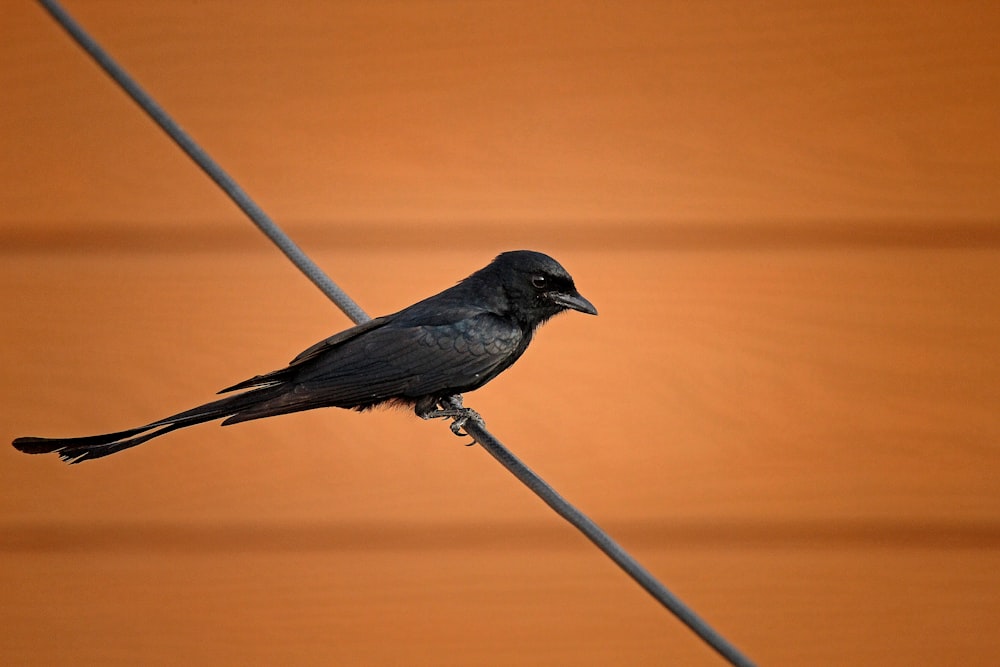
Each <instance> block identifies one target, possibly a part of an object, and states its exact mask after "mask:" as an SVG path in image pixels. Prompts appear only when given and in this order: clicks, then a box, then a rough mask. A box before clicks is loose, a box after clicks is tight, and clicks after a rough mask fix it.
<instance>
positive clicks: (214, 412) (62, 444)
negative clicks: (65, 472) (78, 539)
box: [13, 387, 280, 463]
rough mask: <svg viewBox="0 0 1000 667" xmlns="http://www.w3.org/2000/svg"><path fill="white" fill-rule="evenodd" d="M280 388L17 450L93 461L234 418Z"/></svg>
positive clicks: (28, 443)
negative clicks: (119, 428) (189, 428)
mask: <svg viewBox="0 0 1000 667" xmlns="http://www.w3.org/2000/svg"><path fill="white" fill-rule="evenodd" d="M278 389H279V388H278V387H261V388H258V389H253V390H251V391H248V392H246V393H243V394H237V395H235V396H227V397H226V398H221V399H219V400H217V401H212V402H211V403H206V404H205V405H200V406H198V407H196V408H192V409H191V410H186V411H184V412H179V413H177V414H176V415H173V416H170V417H167V418H165V419H160V420H159V421H155V422H151V423H149V424H146V425H145V426H138V427H136V428H130V429H127V430H125V431H116V432H114V433H104V434H102V435H88V436H83V437H81V438H36V437H33V436H27V437H23V438H16V439H15V440H14V442H13V445H14V447H15V448H17V449H18V450H19V451H22V452H24V453H25V454H51V453H57V454H59V458H61V459H62V460H63V461H66V462H67V463H79V462H81V461H87V460H89V459H99V458H101V457H102V456H107V455H109V454H114V453H115V452H120V451H121V450H123V449H128V448H129V447H135V446H136V445H141V444H142V443H144V442H146V441H148V440H152V439H153V438H156V437H158V436H161V435H163V434H165V433H169V432H170V431H176V430H177V429H179V428H184V427H186V426H193V425H195V424H201V423H203V422H207V421H213V420H215V419H222V418H223V417H232V416H233V415H237V414H239V413H240V412H241V411H242V410H246V409H248V408H252V407H254V406H257V405H259V404H260V403H261V402H263V401H267V400H268V399H272V398H274V397H275V396H276V395H278V394H280V391H276V390H278Z"/></svg>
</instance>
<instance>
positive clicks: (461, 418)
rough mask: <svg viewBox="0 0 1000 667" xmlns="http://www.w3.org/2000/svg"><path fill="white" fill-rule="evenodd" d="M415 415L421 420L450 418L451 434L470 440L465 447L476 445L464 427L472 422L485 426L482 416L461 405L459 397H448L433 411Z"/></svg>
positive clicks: (473, 437) (473, 438)
mask: <svg viewBox="0 0 1000 667" xmlns="http://www.w3.org/2000/svg"><path fill="white" fill-rule="evenodd" d="M417 414H418V415H419V416H420V417H421V419H447V418H451V419H452V422H451V424H449V425H448V428H449V429H451V432H452V433H454V434H455V435H457V436H458V437H460V438H461V437H465V436H468V437H470V438H472V442H470V443H468V444H467V445H466V446H468V447H471V446H472V445H474V444H476V439H475V436H473V435H472V434H471V433H469V432H468V431H467V430H466V428H465V425H466V424H468V423H469V422H472V423H473V424H476V425H477V426H480V427H483V426H486V422H485V421H483V418H482V416H480V414H479V413H478V412H476V411H475V410H473V409H472V408H467V407H465V406H464V405H462V398H461V396H449V397H448V398H446V399H444V400H443V401H441V402H440V403H439V404H438V405H435V406H434V408H433V409H430V410H426V411H423V412H418V413H417Z"/></svg>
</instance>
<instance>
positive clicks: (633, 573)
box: [39, 0, 753, 667]
mask: <svg viewBox="0 0 1000 667" xmlns="http://www.w3.org/2000/svg"><path fill="white" fill-rule="evenodd" d="M39 2H40V3H41V4H42V6H44V7H45V9H46V10H47V11H48V12H49V13H50V14H51V15H52V17H53V18H54V19H55V20H56V22H57V23H59V25H60V26H62V27H63V29H65V30H66V32H68V33H69V34H70V36H71V37H72V38H73V39H74V40H75V41H76V42H77V44H79V45H80V46H81V47H82V48H83V49H84V50H85V51H86V52H87V53H88V54H90V56H91V57H92V58H93V59H94V60H95V61H97V64H98V65H100V66H101V68H102V69H103V70H104V71H105V72H106V73H107V74H108V75H109V76H110V77H111V78H112V79H114V80H115V82H116V83H118V85H119V86H121V87H122V88H123V89H124V90H125V92H126V93H128V95H129V96H130V97H131V98H132V99H133V100H134V101H135V102H136V104H138V105H139V106H140V107H141V108H142V110H143V111H145V112H146V113H147V114H149V116H150V117H151V118H152V119H153V120H154V121H155V122H156V123H157V125H159V126H160V127H161V128H162V129H163V130H164V132H166V133H167V134H168V135H169V136H170V138H171V139H173V140H174V141H175V142H176V143H177V144H178V145H179V146H180V147H181V149H182V150H183V151H184V152H185V153H187V154H188V156H189V157H190V158H191V159H192V160H194V161H195V163H196V164H197V165H198V166H199V167H201V169H202V170H203V171H204V172H205V173H206V174H208V176H209V178H211V179H212V180H213V181H215V182H216V184H218V186H219V187H220V188H222V190H223V191H225V193H226V194H227V195H229V198H230V199H232V200H233V201H234V202H235V203H236V205H237V206H238V207H239V208H240V209H241V210H242V211H243V212H244V213H245V214H246V215H247V216H248V217H249V218H250V220H251V221H252V222H253V223H254V224H255V225H257V227H259V228H260V230H261V231H262V232H264V234H266V235H267V237H268V238H269V239H271V241H272V242H274V244H275V245H277V246H278V248H280V249H281V251H282V252H283V253H285V255H286V256H287V257H288V258H289V259H290V260H291V261H292V262H293V263H294V264H295V266H297V267H298V268H299V269H300V270H301V271H302V272H303V273H304V274H305V275H306V277H308V278H309V280H311V281H312V282H313V284H315V285H316V286H317V287H319V288H320V289H321V290H322V291H323V293H324V294H326V295H327V296H328V297H329V298H330V300H332V301H333V302H334V303H335V304H336V305H337V307H339V308H340V309H341V310H342V311H344V313H345V314H346V315H347V316H348V317H350V318H351V319H352V320H353V321H354V322H355V323H361V322H366V321H368V320H369V319H371V318H370V317H369V316H368V315H367V314H366V313H365V311H364V310H362V309H361V306H359V305H358V304H357V303H356V302H355V301H354V300H353V299H351V297H349V296H348V295H347V294H346V293H345V292H344V291H343V290H342V289H341V288H340V287H338V286H337V284H336V283H334V282H333V281H332V280H331V279H330V278H329V277H328V276H327V275H326V274H325V273H324V272H323V270H322V269H320V268H319V266H317V265H316V264H315V263H314V262H313V261H312V260H311V259H309V258H308V257H307V256H306V255H305V253H304V252H302V250H301V249H300V248H299V247H298V246H297V245H296V244H295V243H294V242H293V241H292V240H291V239H290V238H289V237H288V236H287V235H286V234H285V233H284V231H282V230H281V228H280V227H278V225H277V224H275V222H274V221H273V220H271V218H270V217H269V216H268V215H267V214H266V213H264V211H263V210H262V209H261V208H260V207H259V206H257V204H256V203H254V201H253V200H252V199H250V197H249V195H247V194H246V192H244V191H243V189H242V188H241V187H240V186H239V185H238V184H237V183H236V181H234V180H233V179H232V177H230V176H229V174H227V173H226V172H225V171H224V170H223V169H222V167H220V166H219V165H218V164H217V163H216V162H215V160H213V159H212V158H211V157H210V156H209V155H208V153H206V152H205V151H204V150H203V149H202V148H201V146H199V145H198V144H197V143H196V142H195V141H194V139H192V138H191V137H190V136H189V135H188V134H187V133H186V132H185V131H184V130H183V129H181V127H180V126H179V125H178V124H177V123H176V122H174V120H173V119H172V118H170V116H169V115H168V114H167V112H166V111H164V110H163V108H162V107H160V105H159V104H157V103H156V101H155V100H153V98H152V97H150V96H149V94H148V93H146V92H145V91H144V90H143V89H142V87H140V86H139V84H138V83H137V82H136V81H135V80H134V79H133V78H132V77H131V76H129V74H128V73H127V72H126V71H125V70H124V69H123V68H122V67H121V66H120V65H118V63H116V62H115V61H114V60H113V59H112V58H111V56H110V55H108V53H107V52H105V51H104V49H102V48H101V46H100V45H99V44H98V43H97V42H96V41H95V40H94V39H93V38H92V37H91V36H90V35H89V34H87V32H86V31H84V30H83V28H82V27H81V26H80V25H79V24H78V23H77V22H76V21H75V20H74V19H73V17H71V16H70V15H69V14H68V13H67V12H66V11H65V10H64V9H63V8H62V7H61V6H60V5H59V4H58V3H57V2H55V1H54V0H39ZM465 431H466V433H468V434H469V435H471V436H472V437H473V438H474V439H475V440H476V442H478V443H479V444H480V445H481V446H482V447H483V449H485V450H486V451H487V452H489V454H490V455H491V456H493V458H495V459H496V460H497V461H498V462H500V464H501V465H503V466H504V467H505V468H507V470H509V471H510V472H511V473H512V474H513V475H514V476H515V477H517V478H518V479H519V480H521V482H522V483H523V484H524V485H525V486H527V487H528V488H529V489H531V491H533V492H534V493H535V494H536V495H538V497H539V498H541V499H542V501H543V502H545V504H547V505H548V506H549V507H551V508H552V509H553V510H555V512H556V513H557V514H559V515H560V516H561V517H563V518H564V519H566V520H567V521H568V522H569V523H571V524H572V525H573V526H575V527H576V528H577V529H578V530H579V531H580V532H582V533H583V534H584V535H585V536H586V537H587V539H589V540H590V541H591V542H593V543H594V544H595V545H596V546H597V547H598V548H599V549H600V550H601V551H603V552H604V553H605V554H607V555H608V557H610V558H611V559H612V560H613V561H614V562H615V563H616V564H618V566H619V567H621V568H622V569H623V570H624V571H625V573H626V574H628V575H629V576H630V577H632V578H633V579H634V580H635V581H636V582H637V583H638V584H639V585H640V586H642V587H643V588H644V589H646V591H647V592H649V594H650V595H652V596H653V597H654V598H656V600H657V601H659V602H660V604H662V605H663V606H664V607H666V608H667V609H668V610H670V611H671V612H672V613H673V614H674V615H676V616H677V617H678V618H679V619H680V620H681V622H683V623H684V624H685V625H687V626H688V627H689V628H690V629H691V630H692V631H694V632H695V634H697V635H698V636H699V637H701V638H702V639H703V640H704V641H705V642H706V643H707V644H708V645H709V646H711V647H712V648H713V649H715V650H716V651H717V652H718V653H719V654H720V655H722V656H723V657H724V658H725V659H726V660H728V661H729V662H730V663H731V664H733V665H737V666H739V667H752V665H753V663H752V662H751V661H750V660H749V659H748V658H747V657H746V656H744V655H743V654H742V653H740V651H739V650H738V649H737V648H736V647H735V646H733V645H732V644H730V643H729V642H728V641H727V640H726V639H725V638H724V637H723V636H722V635H720V634H719V633H718V632H716V631H715V630H713V629H712V628H711V627H710V626H709V625H708V624H707V623H706V622H705V621H704V620H702V619H701V618H700V617H699V616H698V615H697V614H695V613H694V611H692V610H691V609H690V608H689V607H688V606H687V605H685V604H684V603H683V602H682V601H681V600H680V599H678V598H677V596H675V595H674V594H673V593H671V592H670V591H669V590H668V589H667V588H666V587H665V586H664V585H663V584H661V583H660V582H659V581H658V580H657V579H656V578H655V577H653V575H652V574H650V573H649V571H648V570H646V568H644V567H643V566H642V565H640V564H639V562H638V561H636V560H635V559H634V558H633V557H632V556H630V555H629V554H628V552H626V551H625V550H624V549H622V547H621V546H620V545H619V544H618V543H617V542H615V541H614V540H613V539H611V536H610V535H608V534H607V533H606V532H604V530H602V529H601V527H600V526H598V525H597V524H596V523H594V522H593V521H592V520H591V519H590V518H589V517H587V516H586V515H585V514H583V513H582V512H581V511H580V510H578V509H576V507H574V506H573V505H572V504H570V503H569V502H568V501H567V500H566V499H565V498H563V497H562V496H561V495H559V493H558V492H556V490H555V489H553V488H552V487H551V486H550V485H549V484H548V483H547V482H545V480H543V479H542V478H541V477H539V476H538V475H537V474H535V473H534V472H533V471H532V470H531V469H530V468H528V466H526V465H525V464H524V463H522V462H521V460H520V459H518V458H517V457H516V456H514V454H513V453H512V452H511V451H510V450H508V449H507V448H506V447H505V446H504V445H503V443H501V442H500V441H499V440H498V439H497V438H496V437H495V436H494V435H493V434H492V433H490V432H489V431H487V430H486V428H485V427H484V426H482V425H481V424H477V423H474V422H473V421H472V420H470V421H469V422H468V423H467V424H466V426H465Z"/></svg>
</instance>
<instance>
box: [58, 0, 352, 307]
mask: <svg viewBox="0 0 1000 667" xmlns="http://www.w3.org/2000/svg"><path fill="white" fill-rule="evenodd" d="M39 2H40V3H41V4H42V6H44V7H45V9H46V10H48V12H49V14H51V15H52V17H53V18H54V19H55V20H56V22H57V23H59V25H60V26H62V27H63V29H64V30H66V32H68V33H69V34H70V36H71V37H72V38H73V39H74V40H75V41H76V43H77V44H79V45H80V46H81V47H82V48H83V50H84V51H86V52H87V53H88V54H90V57H91V58H93V59H94V60H95V61H97V64H98V65H100V66H101V69H103V70H104V71H105V72H106V73H107V74H108V76H110V77H111V78H112V79H114V80H115V83H117V84H118V85H119V86H121V87H122V89H123V90H124V91H125V92H126V93H128V95H129V97H131V98H132V99H133V100H134V101H135V103H136V104H138V105H139V106H140V107H141V108H142V110H143V111H145V112H146V113H147V114H148V115H149V117H150V118H152V119H153V121H155V122H156V124H157V125H159V126H160V127H161V128H162V129H163V131H164V132H166V133H167V135H169V136H170V138H171V139H173V140H174V141H175V142H176V143H177V145H178V146H180V147H181V150H183V151H184V152H185V153H187V154H188V156H189V157H190V158H191V159H192V160H194V162H195V164H197V165H198V166H199V167H201V169H202V171H204V172H205V173H206V174H208V177H209V178H211V179H212V180H213V181H215V182H216V184H217V185H218V186H219V187H220V188H222V190H223V192H225V193H226V194H227V195H229V198H230V199H232V200H233V202H234V203H235V204H236V205H237V206H238V207H239V208H240V210H241V211H243V212H244V213H245V214H246V215H247V217H248V218H250V220H251V221H252V222H253V223H254V224H255V225H257V227H258V228H260V230H261V231H262V232H264V234H265V235H266V236H267V238H269V239H271V241H272V242H273V243H274V244H275V245H276V246H278V248H279V249H280V250H281V252H283V253H285V256H286V257H288V259H290V260H291V261H292V263H293V264H295V266H297V267H298V268H299V270H300V271H302V273H304V274H305V275H306V277H307V278H309V280H311V281H312V283H313V284H314V285H316V286H317V287H318V288H320V290H322V292H323V293H324V294H325V295H326V296H327V297H329V299H330V300H331V301H333V302H334V303H335V304H337V307H338V308H340V309H341V310H342V311H344V313H345V314H346V315H347V316H348V317H350V318H351V319H352V320H353V321H354V323H355V324H360V323H361V322H367V321H368V320H370V319H371V318H370V317H369V316H368V315H367V314H366V313H365V311H364V310H362V308H361V306H359V305H358V304H357V303H356V302H355V301H354V299H352V298H351V297H349V296H348V295H347V293H346V292H344V290H342V289H341V288H340V287H339V286H338V285H337V284H336V283H335V282H333V281H332V280H331V279H330V277H329V276H327V275H326V274H325V273H324V272H323V270H322V269H321V268H319V266H317V265H316V263H315V262H313V261H312V260H311V259H309V257H307V256H306V254H305V253H304V252H302V249H301V248H299V246H298V245H296V244H295V242H294V241H292V239H291V238H289V237H288V235H287V234H285V232H283V231H282V230H281V228H279V227H278V225H277V224H276V223H275V222H274V221H273V220H271V217H270V216H268V215H267V213H265V212H264V210H263V209H262V208H261V207H260V206H258V205H257V203H256V202H254V201H253V200H252V199H251V198H250V195H248V194H247V193H246V192H244V191H243V188H241V187H240V186H239V184H237V183H236V181H235V180H233V178H232V177H231V176H230V175H229V174H228V173H226V171H225V170H224V169H223V168H222V167H221V166H219V164H218V163H217V162H216V161H215V160H213V159H212V157H211V156H210V155H209V154H208V153H206V152H205V150H204V149H203V148H202V147H201V146H199V145H198V143H197V142H196V141H195V140H194V139H192V138H191V136H190V135H189V134H188V133H187V132H185V131H184V130H183V129H182V128H181V126H180V125H178V124H177V123H176V122H175V121H174V119H173V118H171V117H170V115H169V114H168V113H167V112H166V111H165V110H164V109H163V107H161V106H160V105H159V104H158V103H157V102H156V100H154V99H153V98H152V97H151V96H150V95H149V93H147V92H146V91H145V90H143V89H142V86H140V85H139V84H138V82H136V80H135V79H133V78H132V77H131V76H129V74H128V72H126V71H125V70H124V69H123V68H122V67H121V65H119V64H118V63H117V62H115V60H114V59H113V58H112V57H111V56H110V55H108V53H107V52H106V51H105V50H104V49H103V48H101V46H100V45H99V44H98V43H97V41H96V40H94V38H93V37H91V36H90V35H89V34H88V33H87V32H86V31H85V30H84V29H83V28H82V27H81V26H80V24H79V23H77V22H76V20H74V19H73V17H72V16H70V15H69V14H68V13H67V12H66V10H64V9H63V8H62V7H61V6H60V5H59V3H57V2H52V1H51V0H39Z"/></svg>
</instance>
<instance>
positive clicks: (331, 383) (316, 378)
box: [294, 311, 524, 404]
mask: <svg viewBox="0 0 1000 667" xmlns="http://www.w3.org/2000/svg"><path fill="white" fill-rule="evenodd" d="M523 342H524V334H523V333H522V332H521V330H520V328H518V327H517V326H516V325H514V324H512V323H510V322H508V321H507V320H504V319H503V318H501V317H498V316H497V315H495V314H493V313H489V312H485V311H481V312H479V313H476V314H471V315H467V316H466V317H464V318H461V319H458V320H457V321H453V322H451V323H447V324H417V323H406V324H399V323H398V322H390V323H388V324H387V325H386V326H382V327H379V328H374V329H372V330H369V331H367V332H366V333H365V335H364V336H358V337H354V338H352V339H351V340H349V341H346V342H344V343H342V344H340V345H338V346H336V348H331V349H330V350H329V351H328V352H327V351H319V352H316V353H314V354H313V355H312V356H311V357H309V360H308V363H303V362H300V365H299V368H298V370H299V372H298V373H297V374H296V377H295V379H294V382H295V383H296V384H297V385H299V387H301V391H302V392H303V393H306V394H309V393H313V392H315V393H316V394H323V395H325V397H326V399H327V400H331V401H335V402H336V404H373V403H377V402H380V401H384V400H387V399H390V398H418V397H421V396H428V395H434V394H442V393H458V392H461V391H468V390H470V389H473V388H476V387H478V386H480V385H482V384H483V383H484V382H486V381H488V380H489V379H490V378H492V377H494V376H495V375H496V374H497V373H499V372H500V371H502V370H503V369H505V368H506V367H507V366H509V365H510V364H511V363H513V361H514V360H515V359H516V358H517V356H518V355H519V353H520V352H521V351H523V345H522V343H523Z"/></svg>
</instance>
